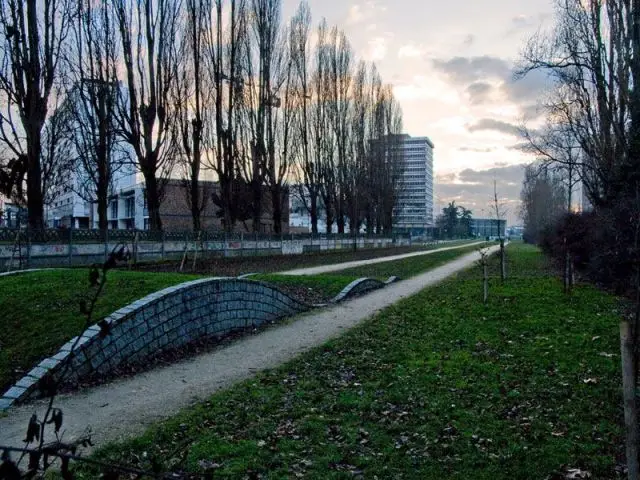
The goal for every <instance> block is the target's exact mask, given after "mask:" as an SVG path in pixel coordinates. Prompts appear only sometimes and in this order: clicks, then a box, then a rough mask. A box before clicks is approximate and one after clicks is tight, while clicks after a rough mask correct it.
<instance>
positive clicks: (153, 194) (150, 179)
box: [142, 169, 162, 232]
mask: <svg viewBox="0 0 640 480" xmlns="http://www.w3.org/2000/svg"><path fill="white" fill-rule="evenodd" d="M142 174H143V175H144V181H145V187H146V197H147V210H148V212H149V230H151V231H154V232H161V231H162V219H161V217H160V192H159V190H158V179H157V178H156V175H155V171H153V170H150V169H144V170H143V172H142Z"/></svg>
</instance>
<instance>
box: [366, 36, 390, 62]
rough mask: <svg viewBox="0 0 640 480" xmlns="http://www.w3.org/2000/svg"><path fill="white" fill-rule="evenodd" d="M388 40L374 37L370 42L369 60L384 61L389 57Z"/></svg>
mask: <svg viewBox="0 0 640 480" xmlns="http://www.w3.org/2000/svg"><path fill="white" fill-rule="evenodd" d="M387 50H388V47H387V39H386V38H385V37H374V38H372V39H370V40H369V52H368V54H367V58H368V59H369V60H372V61H374V62H375V61H379V60H382V59H383V58H384V57H386V56H387Z"/></svg>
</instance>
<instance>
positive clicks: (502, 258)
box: [500, 238, 507, 282]
mask: <svg viewBox="0 0 640 480" xmlns="http://www.w3.org/2000/svg"><path fill="white" fill-rule="evenodd" d="M506 278H507V258H506V252H505V249H504V238H501V239H500V279H501V280H502V281H503V282H504V281H505V280H506Z"/></svg>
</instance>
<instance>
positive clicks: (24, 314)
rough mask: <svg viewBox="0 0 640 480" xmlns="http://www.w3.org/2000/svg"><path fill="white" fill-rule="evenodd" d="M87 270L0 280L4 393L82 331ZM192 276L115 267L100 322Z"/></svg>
mask: <svg viewBox="0 0 640 480" xmlns="http://www.w3.org/2000/svg"><path fill="white" fill-rule="evenodd" d="M88 272H89V271H88V270H87V269H72V270H49V271H42V272H33V273H25V274H19V275H13V276H8V277H4V278H0V315H1V316H2V328H0V391H2V392H3V391H4V390H5V389H6V388H8V387H9V386H10V385H11V383H13V382H14V381H15V380H18V379H19V378H21V377H22V374H23V372H22V371H24V370H26V371H28V370H29V369H31V367H33V365H34V364H35V363H36V362H38V361H39V360H41V359H42V358H43V357H46V356H48V355H52V354H54V353H55V352H57V350H58V349H59V348H60V346H62V345H63V344H64V343H65V342H66V341H68V340H69V339H71V338H73V337H74V336H76V335H78V334H80V333H81V332H82V328H83V326H84V322H85V318H84V316H83V315H82V314H81V313H80V307H79V301H80V299H81V298H86V295H87V294H88V293H89V281H88ZM193 278H197V277H195V276H188V275H183V274H175V273H174V274H171V273H165V274H155V273H142V272H130V271H126V270H113V271H111V272H109V277H108V280H107V285H106V287H105V290H104V293H103V295H102V296H101V297H100V299H99V301H98V304H97V308H96V312H95V313H96V315H95V319H96V322H97V321H98V320H100V318H102V317H104V316H106V315H109V314H110V313H112V312H114V311H115V310H117V309H118V308H121V307H124V306H125V305H127V304H129V303H131V302H133V301H135V300H137V299H139V298H142V297H144V296H145V295H148V294H150V293H153V292H155V291H157V290H161V289H163V288H165V287H168V286H171V285H175V284H177V283H181V282H186V281H188V280H190V279H193ZM16 369H18V370H19V371H18V372H15V370H16Z"/></svg>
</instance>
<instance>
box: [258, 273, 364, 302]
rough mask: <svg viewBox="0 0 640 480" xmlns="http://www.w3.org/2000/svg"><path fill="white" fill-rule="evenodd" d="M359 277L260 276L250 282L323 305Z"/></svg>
mask: <svg viewBox="0 0 640 480" xmlns="http://www.w3.org/2000/svg"><path fill="white" fill-rule="evenodd" d="M358 278H359V277H355V276H353V275H351V276H349V275H296V276H291V275H278V274H260V275H253V276H251V277H249V280H260V281H262V282H266V283H270V284H272V285H275V286H277V287H280V288H281V289H283V290H285V291H287V292H289V293H290V294H293V295H294V296H295V297H296V298H299V299H302V300H305V301H306V302H307V303H323V302H327V301H329V300H331V299H332V298H333V297H335V296H336V295H338V294H339V293H340V292H341V291H342V289H343V288H344V287H346V286H347V285H349V284H350V283H351V282H353V281H354V280H357V279H358Z"/></svg>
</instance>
